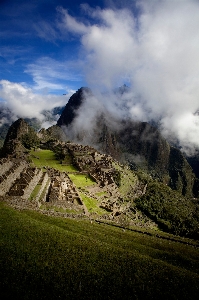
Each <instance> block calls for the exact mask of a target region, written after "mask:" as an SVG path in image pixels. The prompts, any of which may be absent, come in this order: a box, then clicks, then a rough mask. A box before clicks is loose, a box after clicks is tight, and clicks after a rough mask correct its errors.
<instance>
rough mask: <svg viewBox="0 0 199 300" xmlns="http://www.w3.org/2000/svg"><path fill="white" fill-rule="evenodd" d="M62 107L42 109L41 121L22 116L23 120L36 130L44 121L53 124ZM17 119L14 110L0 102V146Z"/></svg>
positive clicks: (49, 124)
mask: <svg viewBox="0 0 199 300" xmlns="http://www.w3.org/2000/svg"><path fill="white" fill-rule="evenodd" d="M63 109H64V107H55V108H54V109H52V110H47V109H46V110H44V111H43V112H42V114H43V120H42V122H41V120H39V119H37V118H24V120H25V121H26V122H27V123H28V124H29V125H30V126H32V127H33V128H34V129H35V130H37V131H38V130H40V129H41V128H42V126H43V124H44V123H46V124H48V126H51V125H53V124H55V123H56V122H57V120H58V118H59V116H60V115H61V113H62V111H63ZM18 119H19V116H17V115H15V114H14V112H12V111H11V110H10V109H8V108H7V107H6V106H5V105H4V104H0V148H1V147H2V146H3V143H4V140H5V138H6V134H7V132H8V129H9V127H10V126H11V125H12V123H13V122H14V121H16V120H18Z"/></svg>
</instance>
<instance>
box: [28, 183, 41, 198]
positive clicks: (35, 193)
mask: <svg viewBox="0 0 199 300" xmlns="http://www.w3.org/2000/svg"><path fill="white" fill-rule="evenodd" d="M40 189H41V184H37V185H36V186H35V188H34V190H33V191H32V193H31V195H30V197H29V200H33V199H35V198H36V196H37V195H38V193H39V191H40Z"/></svg>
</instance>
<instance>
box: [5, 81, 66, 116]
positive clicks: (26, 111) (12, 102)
mask: <svg viewBox="0 0 199 300" xmlns="http://www.w3.org/2000/svg"><path fill="white" fill-rule="evenodd" d="M70 96H71V94H69V95H67V96H63V95H62V96H60V95H50V94H49V95H41V94H36V93H34V91H33V90H32V89H31V88H29V87H27V86H25V85H23V84H21V83H13V82H10V81H7V80H1V81H0V98H1V99H2V100H3V102H4V103H5V106H6V107H8V108H9V109H10V110H11V111H12V112H13V113H14V114H15V116H16V117H22V118H34V117H35V118H38V119H40V120H41V121H43V120H44V115H43V114H42V111H43V110H51V109H53V108H54V107H58V106H64V105H65V104H66V103H67V100H68V98H69V97H70Z"/></svg>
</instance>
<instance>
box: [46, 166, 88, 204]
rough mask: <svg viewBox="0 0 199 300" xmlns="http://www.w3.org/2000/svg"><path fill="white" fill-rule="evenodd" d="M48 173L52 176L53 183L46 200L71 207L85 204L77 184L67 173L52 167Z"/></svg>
mask: <svg viewBox="0 0 199 300" xmlns="http://www.w3.org/2000/svg"><path fill="white" fill-rule="evenodd" d="M47 173H48V176H49V177H50V178H51V183H50V185H49V188H48V192H47V195H46V202H49V203H51V204H55V205H57V206H62V207H70V208H72V207H73V208H76V207H77V206H79V205H80V206H82V205H83V202H82V200H81V197H80V195H79V193H78V191H77V189H76V187H75V185H74V184H73V182H72V181H71V180H70V178H69V176H68V175H67V174H66V173H64V172H59V171H57V170H55V169H52V168H48V169H47Z"/></svg>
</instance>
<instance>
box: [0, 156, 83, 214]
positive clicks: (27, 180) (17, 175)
mask: <svg viewBox="0 0 199 300" xmlns="http://www.w3.org/2000/svg"><path fill="white" fill-rule="evenodd" d="M0 167H1V168H0V196H1V199H3V200H4V201H7V202H9V203H10V204H15V205H17V206H20V205H21V207H22V206H23V207H24V206H34V208H36V207H39V206H40V205H41V204H44V203H48V205H50V206H53V205H54V206H58V207H63V208H73V209H77V208H79V207H81V209H82V210H83V209H84V208H83V206H84V205H83V202H82V200H81V197H80V195H79V193H78V191H77V189H76V187H75V185H74V184H73V182H72V181H71V180H70V178H69V177H68V175H67V174H66V173H61V172H59V171H57V170H55V169H50V168H47V170H46V172H43V171H42V170H41V169H39V168H31V167H30V166H29V164H28V163H27V162H26V161H22V160H20V161H16V160H14V159H6V158H3V159H0ZM37 185H39V189H38V190H39V191H38V193H37V194H36V195H35V196H34V199H30V197H31V194H32V192H33V190H34V188H35V187H36V186H37Z"/></svg>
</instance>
